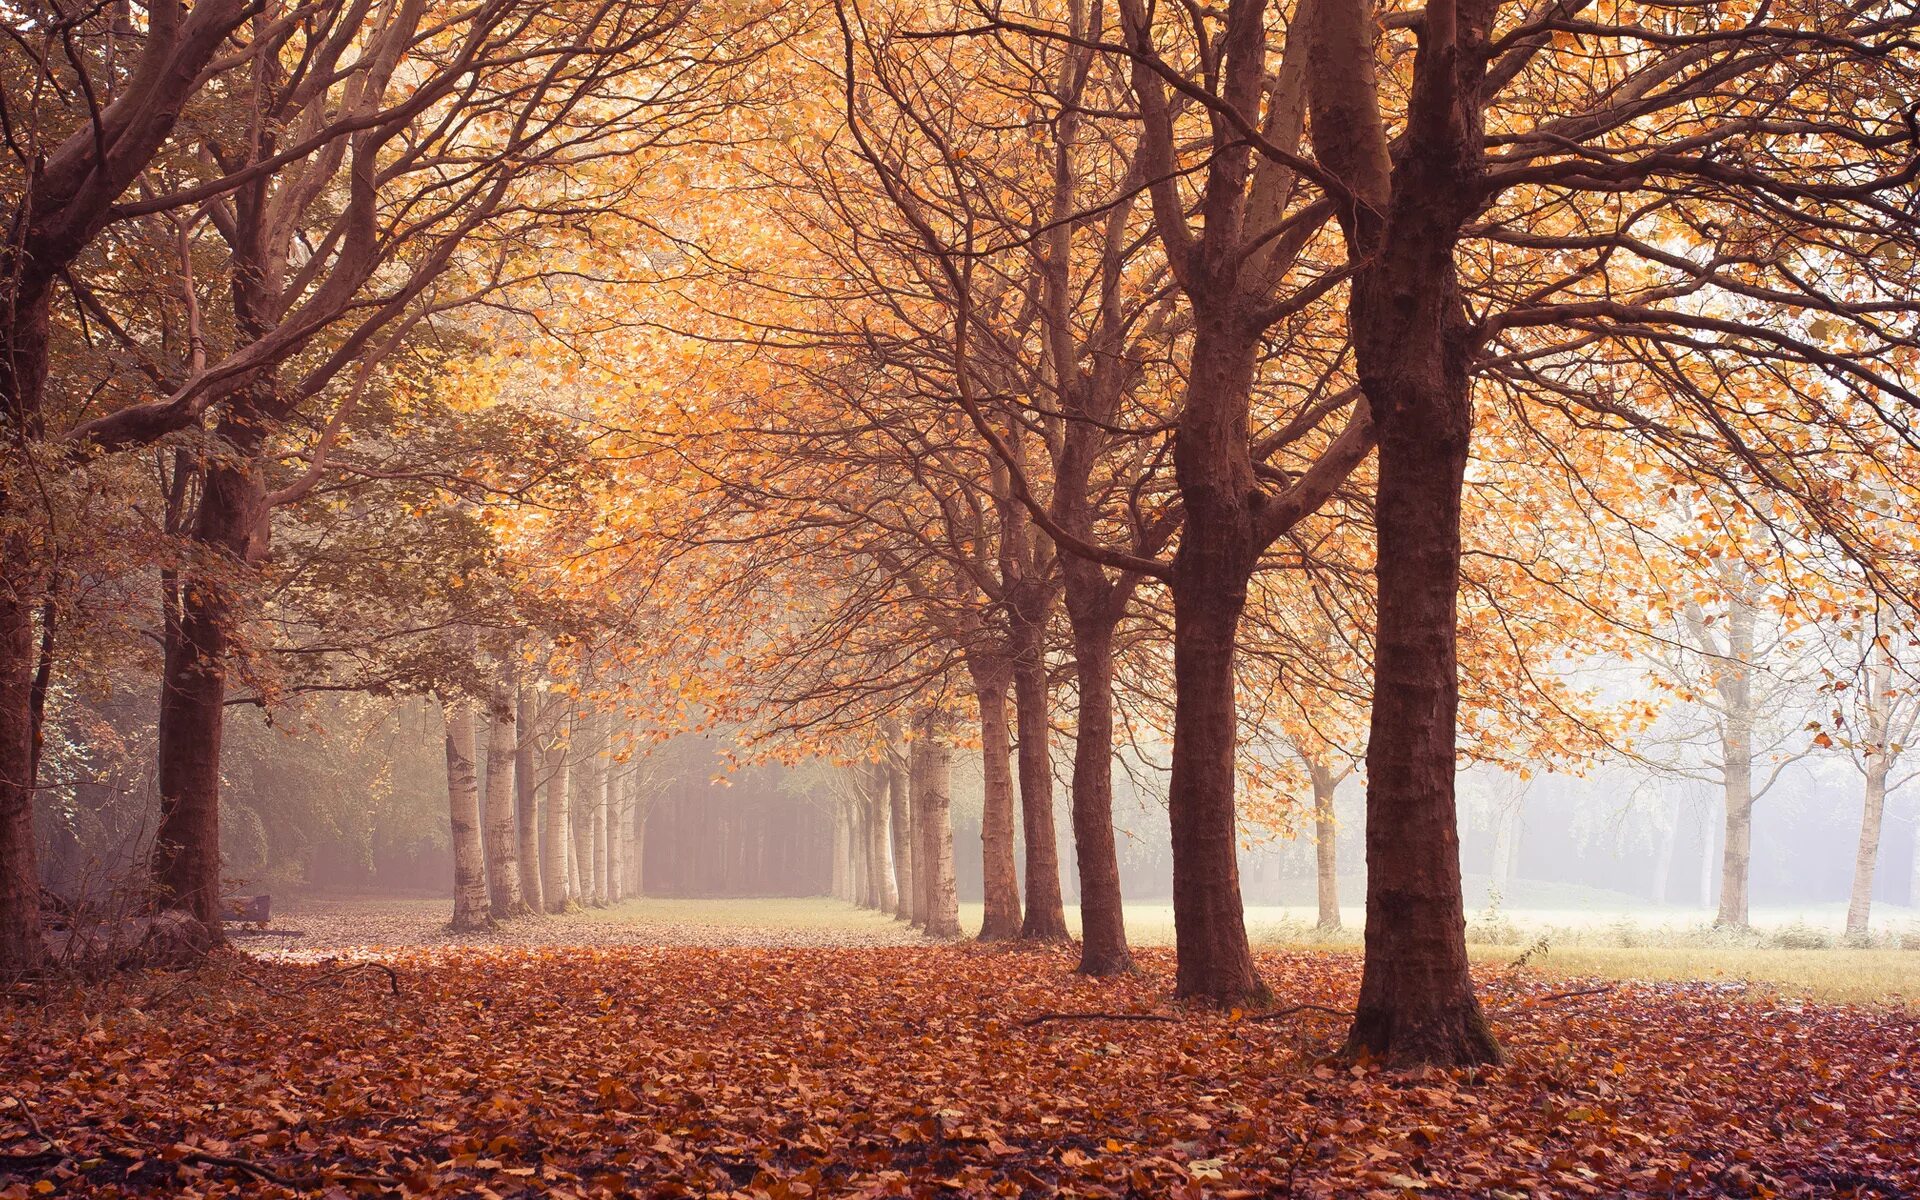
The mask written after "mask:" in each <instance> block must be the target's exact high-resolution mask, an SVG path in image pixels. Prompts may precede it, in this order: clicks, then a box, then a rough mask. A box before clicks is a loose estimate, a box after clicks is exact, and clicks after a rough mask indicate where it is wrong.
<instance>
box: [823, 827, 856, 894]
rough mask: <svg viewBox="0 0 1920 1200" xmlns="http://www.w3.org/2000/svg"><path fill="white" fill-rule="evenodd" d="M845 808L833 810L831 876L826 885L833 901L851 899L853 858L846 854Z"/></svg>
mask: <svg viewBox="0 0 1920 1200" xmlns="http://www.w3.org/2000/svg"><path fill="white" fill-rule="evenodd" d="M847 820H848V818H847V807H846V805H844V804H840V805H835V806H834V810H833V876H832V879H831V881H830V882H829V884H828V888H829V890H830V891H831V892H832V893H833V898H834V899H835V900H851V899H852V898H853V884H852V882H851V880H852V878H853V856H852V855H851V854H849V853H848V852H847V847H848V845H849V841H848V838H847Z"/></svg>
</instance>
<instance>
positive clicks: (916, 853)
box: [907, 723, 933, 930]
mask: <svg viewBox="0 0 1920 1200" xmlns="http://www.w3.org/2000/svg"><path fill="white" fill-rule="evenodd" d="M923 724H924V723H923ZM928 749H929V746H928V741H927V736H926V733H925V732H924V729H923V730H922V731H921V732H920V733H919V736H917V737H915V738H914V739H913V741H912V742H911V743H909V745H908V747H907V787H908V792H909V804H910V805H911V806H912V808H913V927H914V928H916V929H920V930H925V929H926V927H927V915H928V913H930V912H931V911H932V909H933V899H932V897H933V888H932V884H933V818H932V816H931V815H930V813H929V810H928V807H927V789H928V786H929V784H928V780H927V768H928V765H929V764H928V758H927V751H928Z"/></svg>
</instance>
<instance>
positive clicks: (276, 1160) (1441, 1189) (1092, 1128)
mask: <svg viewBox="0 0 1920 1200" xmlns="http://www.w3.org/2000/svg"><path fill="white" fill-rule="evenodd" d="M1141 958H1142V961H1143V966H1144V968H1145V969H1144V971H1143V973H1142V974H1140V975H1137V976H1134V977H1130V978H1127V979H1123V980H1118V981H1107V982H1102V983H1094V982H1092V981H1089V980H1086V979H1082V978H1078V977H1075V976H1073V975H1070V974H1069V973H1068V971H1069V968H1070V967H1071V965H1072V964H1071V960H1070V959H1069V958H1068V957H1066V956H1064V955H1063V954H1061V953H1060V952H1057V951H1025V952H1010V951H995V950H987V949H982V948H938V949H935V948H927V949H900V948H889V949H884V950H859V949H846V948H834V949H804V950H792V949H787V950H765V949H760V950H746V949H739V950H734V951H730V952H729V953H728V954H726V955H724V956H721V955H715V954H713V953H711V952H710V951H706V950H702V949H699V948H691V947H671V948H668V947H661V948H651V949H640V950H625V951H622V952H621V953H619V954H617V955H613V954H607V953H604V952H595V951H558V952H556V951H552V950H543V951H537V952H536V951H526V950H473V949H463V950H454V951H420V952H412V953H407V954H403V955H401V956H399V957H397V958H393V959H389V960H386V961H389V962H391V963H393V965H394V968H395V971H396V976H397V987H398V992H399V994H398V995H397V996H396V995H394V994H393V993H392V991H391V990H390V987H389V982H388V979H387V976H386V975H384V974H382V973H381V970H380V968H379V967H378V966H376V965H373V964H360V965H358V966H354V965H348V966H345V967H342V966H341V965H340V964H319V965H293V964H285V963H281V964H269V965H261V964H256V963H252V962H251V961H248V960H240V959H227V960H224V961H222V962H221V963H219V964H217V965H216V966H215V967H214V968H213V969H212V970H211V971H210V972H208V973H205V974H201V975H196V976H191V977H187V978H186V980H185V981H184V982H180V981H175V980H172V979H169V978H166V977H153V978H148V979H144V980H138V981H130V982H125V983H122V984H118V985H116V987H117V988H121V989H124V991H123V992H121V993H120V994H117V995H113V996H106V995H102V994H100V993H91V994H87V995H84V996H80V997H75V998H69V999H63V1000H58V1001H56V1002H54V1003H52V1004H51V1005H50V1006H49V1007H47V1008H46V1009H44V1010H42V1011H40V1012H38V1013H26V1012H21V1013H18V1014H17V1015H16V1017H15V1019H12V1020H10V1021H9V1022H8V1023H7V1024H6V1025H5V1026H4V1027H0V1078H3V1079H5V1080H6V1081H7V1082H6V1085H5V1092H6V1094H7V1096H8V1097H10V1100H9V1101H7V1102H5V1103H6V1107H5V1108H4V1109H0V1155H4V1157H0V1196H4V1197H6V1198H7V1200H14V1198H16V1197H30V1196H35V1195H41V1194H49V1195H88V1196H100V1197H110V1196H116V1195H133V1194H153V1193H165V1194H173V1195H185V1194H192V1195H204V1196H215V1195H231V1194H240V1193H244V1194H250V1195H265V1196H272V1195H292V1194H326V1195H336V1196H337V1195H413V1196H428V1195H431V1196H456V1195H459V1196H514V1195H542V1196H573V1195H587V1196H609V1195H636V1194H637V1195H667V1196H670V1195H734V1196H741V1197H773V1198H787V1197H802V1196H886V1195H895V1196H898V1195H916V1196H924V1195H936V1194H942V1195H957V1196H1006V1197H1013V1196H1051V1195H1058V1194H1072V1195H1079V1196H1201V1195H1205V1196H1218V1197H1226V1196H1242V1197H1250V1196H1271V1195H1288V1194H1291V1195H1299V1196H1327V1195H1341V1196H1380V1197H1389V1196H1393V1197H1397V1196H1406V1195H1426V1196H1490V1195H1491V1196H1502V1195H1505V1196H1522V1195H1527V1194H1531V1193H1532V1192H1533V1191H1534V1190H1535V1189H1549V1190H1551V1191H1553V1192H1555V1193H1556V1194H1565V1195H1596V1196H1597V1195H1608V1196H1624V1195H1633V1196H1640V1195H1649V1196H1655V1195H1657V1196H1666V1195H1674V1194H1679V1195H1707V1194H1713V1195H1735V1196H1756V1197H1757V1196H1768V1195H1788V1196H1792V1195H1806V1196H1813V1195H1818V1196H1834V1195H1862V1196H1865V1195H1875V1194H1879V1195H1895V1194H1899V1193H1901V1192H1911V1191H1912V1189H1914V1188H1916V1187H1920V1160H1917V1159H1916V1157H1915V1155H1914V1153H1913V1144H1912V1137H1913V1131H1914V1130H1915V1129H1916V1128H1920V1075H1916V1073H1915V1071H1914V1066H1913V1060H1912V1057H1911V1046H1912V1042H1913V1033H1914V1029H1913V1022H1912V1020H1911V1018H1907V1017H1901V1016H1895V1015H1890V1014H1887V1013H1884V1012H1878V1011H1871V1010H1864V1009H1840V1008H1821V1007H1816V1006H1811V1005H1809V1006H1807V1007H1805V1008H1799V1007H1789V1006H1780V1007H1766V1006H1764V1005H1761V1004H1758V1003H1752V1002H1748V1001H1746V1000H1743V999H1739V998H1729V997H1727V996H1725V995H1723V994H1719V993H1717V992H1715V991H1713V990H1712V989H1709V988H1701V987H1696V986H1693V985H1679V986H1677V987H1674V986H1668V987H1656V986H1654V985H1622V986H1620V987H1619V988H1617V989H1597V990H1589V989H1581V988H1578V987H1576V986H1574V985H1567V984H1551V985H1550V984H1547V983H1545V982H1543V981H1541V980H1540V979H1539V978H1538V977H1530V976H1527V975H1524V974H1521V973H1519V972H1510V973H1504V974H1499V975H1496V976H1495V977H1494V978H1490V979H1488V980H1486V981H1485V987H1484V995H1485V998H1486V1000H1487V1003H1488V1007H1489V1010H1490V1013H1491V1016H1492V1019H1493V1021H1494V1023H1495V1025H1496V1026H1497V1027H1498V1029H1499V1033H1500V1037H1501V1040H1502V1041H1503V1042H1504V1043H1505V1044H1506V1045H1507V1046H1509V1047H1510V1048H1512V1049H1513V1050H1515V1051H1517V1054H1516V1055H1515V1060H1516V1062H1517V1064H1518V1065H1515V1066H1512V1067H1507V1068H1480V1069H1478V1070H1466V1071H1455V1072H1442V1071H1436V1070H1428V1071H1426V1072H1423V1073H1418V1074H1415V1075H1406V1074H1400V1075H1394V1074H1388V1073H1383V1072H1380V1071H1378V1070H1376V1069H1373V1068H1370V1067H1368V1066H1366V1065H1361V1066H1358V1067H1351V1068H1336V1067H1335V1066H1333V1065H1331V1064H1330V1061H1329V1059H1328V1056H1329V1055H1330V1054H1331V1053H1332V1052H1333V1051H1334V1050H1335V1048H1336V1047H1337V1046H1338V1044H1339V1036H1340V1034H1341V1033H1342V1032H1343V1031H1344V1028H1345V1022H1344V1021H1342V1020H1340V1019H1339V1018H1338V1017H1337V1016H1334V1015H1331V1014H1330V1013H1328V1012H1324V1011H1319V1010H1315V1009H1301V1010H1298V1011H1295V1012H1293V1013H1292V1014H1289V1015H1285V1016H1283V1017H1282V1019H1279V1020H1263V1019H1260V1018H1257V1017H1241V1016H1238V1015H1235V1014H1230V1015H1220V1014H1202V1013H1182V1012H1180V1011H1178V1010H1175V1009H1171V1008H1168V1007H1166V1002H1165V999H1164V998H1165V997H1166V995H1167V994H1168V992H1169V990H1170V981H1169V979H1168V976H1169V974H1170V972H1171V970H1172V967H1173V963H1172V959H1171V955H1170V954H1168V953H1166V952H1160V951H1148V952H1145V953H1143V954H1142V955H1141ZM243 963H244V964H245V965H244V966H243V965H242V964H243ZM1261 969H1262V973H1263V974H1264V975H1265V977H1266V978H1267V979H1269V980H1271V981H1273V982H1274V983H1275V984H1276V985H1277V987H1278V988H1279V990H1280V992H1281V993H1282V995H1281V1001H1280V1002H1281V1004H1282V1005H1294V1004H1322V1005H1326V1006H1327V1007H1328V1008H1329V1009H1337V1008H1340V1007H1344V1006H1345V1005H1346V1004H1347V1003H1348V1001H1349V998H1350V997H1351V996H1352V995H1353V992H1354V987H1355V984H1356V979H1357V976H1358V972H1359V960H1358V958H1357V957H1354V956H1348V955H1327V954H1314V955H1300V954H1273V955H1267V956H1264V958H1263V961H1262V963H1261ZM1556 988H1557V989H1560V990H1555V989H1556ZM1090 1008H1091V1009H1101V1010H1106V1011H1110V1012H1121V1013H1131V1014H1141V1015H1147V1014H1150V1015H1152V1016H1153V1017H1155V1018H1157V1019H1154V1020H1135V1021H1118V1020H1081V1019H1072V1020H1062V1021H1049V1022H1043V1023H1039V1024H1032V1023H1030V1021H1031V1020H1032V1018H1034V1017H1036V1016H1038V1015H1041V1014H1043V1013H1047V1012H1051V1011H1058V1010H1084V1009H1090ZM22 1104H24V1108H23V1107H22Z"/></svg>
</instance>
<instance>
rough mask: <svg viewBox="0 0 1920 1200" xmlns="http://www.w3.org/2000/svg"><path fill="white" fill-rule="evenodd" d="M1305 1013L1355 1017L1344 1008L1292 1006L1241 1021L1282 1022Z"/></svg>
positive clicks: (1310, 1005)
mask: <svg viewBox="0 0 1920 1200" xmlns="http://www.w3.org/2000/svg"><path fill="white" fill-rule="evenodd" d="M1303 1012H1317V1013H1325V1014H1327V1015H1328V1016H1330V1017H1351V1016H1352V1015H1353V1014H1352V1013H1350V1012H1348V1011H1347V1010H1346V1009H1344V1008H1328V1007H1327V1006H1326V1005H1324V1004H1290V1005H1288V1006H1287V1007H1286V1008H1276V1009H1274V1010H1273V1011H1272V1012H1264V1013H1254V1014H1253V1015H1252V1016H1248V1017H1243V1018H1241V1019H1242V1020H1245V1021H1281V1020H1285V1019H1286V1018H1288V1017H1291V1016H1293V1015H1294V1014H1295V1013H1303Z"/></svg>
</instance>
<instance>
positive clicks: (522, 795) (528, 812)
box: [513, 687, 547, 913]
mask: <svg viewBox="0 0 1920 1200" xmlns="http://www.w3.org/2000/svg"><path fill="white" fill-rule="evenodd" d="M515 699H516V708H517V718H518V719H517V720H516V721H515V723H514V724H515V729H516V731H517V732H518V733H519V735H520V737H519V741H517V742H515V743H514V747H513V792H514V808H515V810H516V812H515V817H516V821H515V824H516V826H517V828H518V833H519V837H520V847H519V859H518V863H517V865H518V866H519V869H520V900H521V906H522V908H523V909H524V910H525V911H527V912H530V913H541V912H545V911H546V910H547V901H546V895H545V893H544V891H543V889H542V886H541V880H540V767H539V746H540V738H539V732H538V731H537V730H536V729H535V728H534V726H535V725H536V724H537V721H538V716H539V705H538V703H537V702H536V700H535V698H534V692H533V689H532V688H527V687H523V688H521V689H519V694H518V696H517V697H516V698H515Z"/></svg>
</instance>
